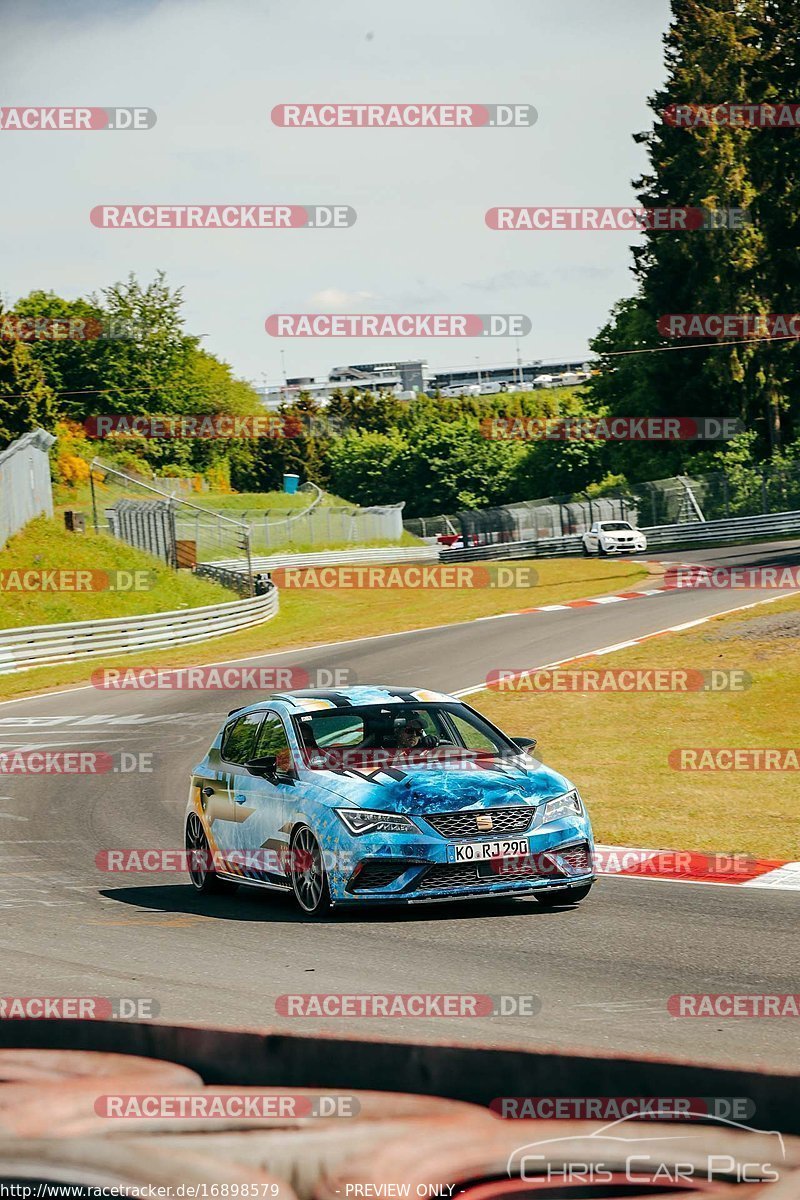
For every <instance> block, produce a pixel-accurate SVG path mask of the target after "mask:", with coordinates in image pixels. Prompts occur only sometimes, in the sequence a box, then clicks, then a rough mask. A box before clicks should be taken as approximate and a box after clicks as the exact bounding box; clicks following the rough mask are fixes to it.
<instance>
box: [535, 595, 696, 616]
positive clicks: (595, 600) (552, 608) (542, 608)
mask: <svg viewBox="0 0 800 1200" xmlns="http://www.w3.org/2000/svg"><path fill="white" fill-rule="evenodd" d="M673 590H674V589H672V588H648V589H647V590H646V591H645V590H642V591H641V592H619V594H618V595H616V596H592V597H590V598H589V599H588V600H567V601H566V602H565V603H564V604H540V605H538V606H537V607H536V608H521V609H519V611H518V612H515V613H514V614H513V615H514V616H515V617H521V616H523V614H526V613H533V612H562V611H563V610H564V609H567V608H590V607H591V606H592V605H593V604H619V603H620V602H621V601H623V600H643V599H644V598H645V596H659V595H660V594H661V593H662V592H667V591H673Z"/></svg>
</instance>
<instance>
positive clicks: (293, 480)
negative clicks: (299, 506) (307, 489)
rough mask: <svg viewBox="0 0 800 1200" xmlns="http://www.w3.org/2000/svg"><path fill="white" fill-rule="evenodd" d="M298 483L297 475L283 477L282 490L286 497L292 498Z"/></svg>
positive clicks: (298, 477)
mask: <svg viewBox="0 0 800 1200" xmlns="http://www.w3.org/2000/svg"><path fill="white" fill-rule="evenodd" d="M299 482H300V476H299V475H284V477H283V490H284V492H285V494H286V495H287V496H294V495H295V493H296V492H297V485H298V484H299Z"/></svg>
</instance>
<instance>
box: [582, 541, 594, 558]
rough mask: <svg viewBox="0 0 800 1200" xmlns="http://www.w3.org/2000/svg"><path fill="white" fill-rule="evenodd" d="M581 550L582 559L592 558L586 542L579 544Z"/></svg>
mask: <svg viewBox="0 0 800 1200" xmlns="http://www.w3.org/2000/svg"><path fill="white" fill-rule="evenodd" d="M581 548H582V550H583V557H584V558H591V557H592V556H591V553H590V551H589V547H588V546H587V545H586V542H581Z"/></svg>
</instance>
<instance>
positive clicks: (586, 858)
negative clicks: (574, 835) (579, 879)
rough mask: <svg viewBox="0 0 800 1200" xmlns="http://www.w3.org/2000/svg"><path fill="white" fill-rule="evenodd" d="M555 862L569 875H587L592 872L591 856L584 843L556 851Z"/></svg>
mask: <svg viewBox="0 0 800 1200" xmlns="http://www.w3.org/2000/svg"><path fill="white" fill-rule="evenodd" d="M555 853H556V854H557V858H556V861H557V862H559V863H563V864H564V865H565V866H566V869H567V870H568V871H569V873H570V874H571V875H588V874H589V872H590V871H593V870H594V863H593V862H592V855H591V854H590V852H589V846H588V844H587V843H586V842H579V843H578V845H577V846H569V847H568V848H567V849H566V850H558V851H557V852H555Z"/></svg>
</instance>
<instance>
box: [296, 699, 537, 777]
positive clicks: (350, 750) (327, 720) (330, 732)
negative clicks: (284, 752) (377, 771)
mask: <svg viewBox="0 0 800 1200" xmlns="http://www.w3.org/2000/svg"><path fill="white" fill-rule="evenodd" d="M293 720H294V727H295V731H296V733H297V740H298V742H299V743H300V746H301V749H302V751H303V757H304V760H305V763H306V765H307V766H309V767H311V768H312V769H315V770H329V769H331V767H342V766H352V767H359V766H369V765H380V764H383V763H385V762H387V761H389V760H393V759H396V758H399V759H400V760H401V761H403V762H408V761H415V760H418V761H419V762H421V763H425V762H428V763H429V762H439V763H442V762H445V763H446V762H448V761H451V760H464V759H467V760H470V759H486V758H489V759H498V758H509V757H514V756H516V755H518V754H519V753H520V751H519V748H518V747H517V746H515V745H514V743H513V742H511V741H510V740H509V739H508V738H506V737H504V736H503V734H501V733H500V732H499V731H498V730H496V729H494V728H493V727H492V726H491V725H489V724H488V722H486V721H484V720H483V718H482V717H480V716H478V714H477V713H473V712H471V711H470V709H468V708H465V707H464V706H463V705H460V704H414V705H411V704H370V705H363V706H359V707H353V708H347V709H341V708H337V709H329V710H326V711H322V712H312V713H303V714H302V715H301V716H296V717H294V718H293Z"/></svg>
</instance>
